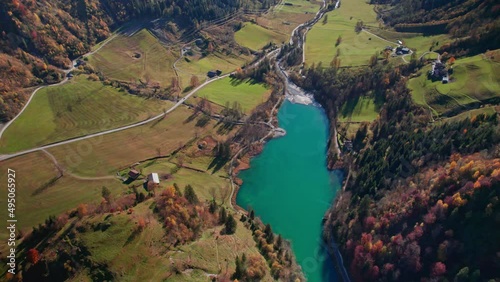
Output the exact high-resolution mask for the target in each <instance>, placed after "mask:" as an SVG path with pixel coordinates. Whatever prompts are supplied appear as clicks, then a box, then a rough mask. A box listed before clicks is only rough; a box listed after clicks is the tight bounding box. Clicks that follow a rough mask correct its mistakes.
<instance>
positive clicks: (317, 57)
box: [305, 0, 390, 66]
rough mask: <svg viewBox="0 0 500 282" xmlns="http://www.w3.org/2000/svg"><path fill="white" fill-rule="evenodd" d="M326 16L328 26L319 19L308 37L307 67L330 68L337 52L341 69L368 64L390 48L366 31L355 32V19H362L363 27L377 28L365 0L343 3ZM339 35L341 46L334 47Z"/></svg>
mask: <svg viewBox="0 0 500 282" xmlns="http://www.w3.org/2000/svg"><path fill="white" fill-rule="evenodd" d="M326 15H327V16H328V21H327V23H326V24H323V20H322V19H321V20H320V21H319V22H318V23H317V24H315V25H314V26H313V28H312V29H311V30H310V31H309V33H308V34H307V37H306V44H305V57H306V63H307V64H309V65H311V64H312V63H316V64H317V63H320V62H321V63H322V64H323V66H329V65H330V62H331V61H332V59H333V58H334V56H335V55H336V54H337V52H339V53H340V56H339V58H340V60H341V66H360V65H367V64H368V60H369V59H370V57H371V56H372V55H373V54H379V53H380V51H382V50H383V49H384V47H385V46H387V45H390V44H389V43H388V42H385V41H383V40H381V39H379V38H377V37H374V36H372V35H370V34H368V33H366V32H360V33H356V32H355V30H354V28H355V26H356V23H357V22H358V20H362V21H363V22H364V25H365V26H378V21H377V19H376V13H375V11H374V10H373V6H372V5H369V4H367V3H366V2H365V1H364V0H350V1H345V2H342V4H341V5H340V7H339V9H335V10H333V11H331V12H328V13H326V14H325V16H326ZM325 16H324V17H325ZM339 36H341V37H342V40H341V43H340V44H339V45H338V46H335V45H336V41H337V38H338V37H339Z"/></svg>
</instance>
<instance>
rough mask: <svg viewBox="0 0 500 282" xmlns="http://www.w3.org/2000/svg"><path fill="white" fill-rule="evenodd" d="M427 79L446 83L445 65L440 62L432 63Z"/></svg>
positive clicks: (446, 72) (446, 71)
mask: <svg viewBox="0 0 500 282" xmlns="http://www.w3.org/2000/svg"><path fill="white" fill-rule="evenodd" d="M428 77H429V79H432V81H437V80H441V81H442V82H443V83H448V70H447V69H446V65H445V64H443V63H441V61H435V62H433V63H432V68H431V70H430V71H429V75H428Z"/></svg>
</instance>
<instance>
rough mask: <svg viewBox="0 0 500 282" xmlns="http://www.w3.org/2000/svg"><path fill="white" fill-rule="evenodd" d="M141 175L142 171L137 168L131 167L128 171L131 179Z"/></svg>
mask: <svg viewBox="0 0 500 282" xmlns="http://www.w3.org/2000/svg"><path fill="white" fill-rule="evenodd" d="M139 175H141V173H140V172H139V171H137V170H135V169H131V170H130V171H129V172H128V177H130V178H131V179H137V177H139Z"/></svg>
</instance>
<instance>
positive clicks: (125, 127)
mask: <svg viewBox="0 0 500 282" xmlns="http://www.w3.org/2000/svg"><path fill="white" fill-rule="evenodd" d="M231 74H232V73H228V74H226V75H223V76H219V77H217V78H213V79H210V80H208V81H205V82H204V83H202V84H201V85H200V86H198V87H196V88H195V89H193V90H192V91H191V92H190V93H189V94H187V95H186V96H184V97H183V98H182V99H180V100H179V101H178V102H177V103H176V104H175V105H173V106H172V107H171V108H170V109H168V110H167V111H165V112H164V113H161V114H159V115H157V116H154V117H152V118H149V119H147V120H143V121H141V122H137V123H134V124H130V125H126V126H122V127H119V128H115V129H110V130H106V131H102V132H98V133H94V134H89V135H84V136H81V137H78V138H74V139H70V140H66V141H60V142H56V143H53V144H49V145H45V146H40V147H37V148H33V149H29V150H25V151H21V152H17V153H13V154H8V155H0V161H2V160H8V159H11V158H14V157H17V156H21V155H25V154H28V153H32V152H36V151H40V150H45V149H49V148H53V147H57V146H61V145H65V144H70V143H74V142H77V141H81V140H85V139H89V138H93V137H97V136H102V135H106V134H110V133H114V132H119V131H123V130H126V129H130V128H134V127H137V126H141V125H144V124H146V123H149V122H151V121H154V120H157V119H159V118H161V117H163V116H165V115H167V114H169V113H171V112H172V111H173V110H175V109H176V108H177V107H179V106H180V105H182V103H184V102H185V101H186V100H187V99H188V98H189V97H191V96H192V95H193V94H194V93H196V92H197V91H198V90H200V89H201V88H203V87H205V86H206V85H208V84H210V83H212V82H214V81H217V80H219V79H222V78H225V77H228V76H229V75H231Z"/></svg>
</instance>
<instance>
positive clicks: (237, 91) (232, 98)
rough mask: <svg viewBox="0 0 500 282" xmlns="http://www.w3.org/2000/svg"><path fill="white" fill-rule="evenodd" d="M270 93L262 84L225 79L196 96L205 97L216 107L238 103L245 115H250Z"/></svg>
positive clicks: (212, 84)
mask: <svg viewBox="0 0 500 282" xmlns="http://www.w3.org/2000/svg"><path fill="white" fill-rule="evenodd" d="M270 92H271V90H270V89H268V88H266V86H265V85H264V84H261V83H255V82H253V81H249V80H247V81H239V80H236V79H233V78H229V77H226V78H223V79H219V80H218V81H215V82H213V83H211V84H210V85H208V86H207V87H204V88H203V89H201V90H200V91H198V93H197V94H196V96H198V97H205V98H207V99H208V100H209V101H211V102H213V103H215V104H218V105H225V104H226V103H229V104H232V103H233V102H238V103H240V104H241V107H242V108H243V110H244V111H245V113H250V112H251V111H252V110H253V109H254V108H255V107H256V106H257V105H259V104H261V103H263V102H264V101H266V100H267V98H268V97H269V95H270Z"/></svg>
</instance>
